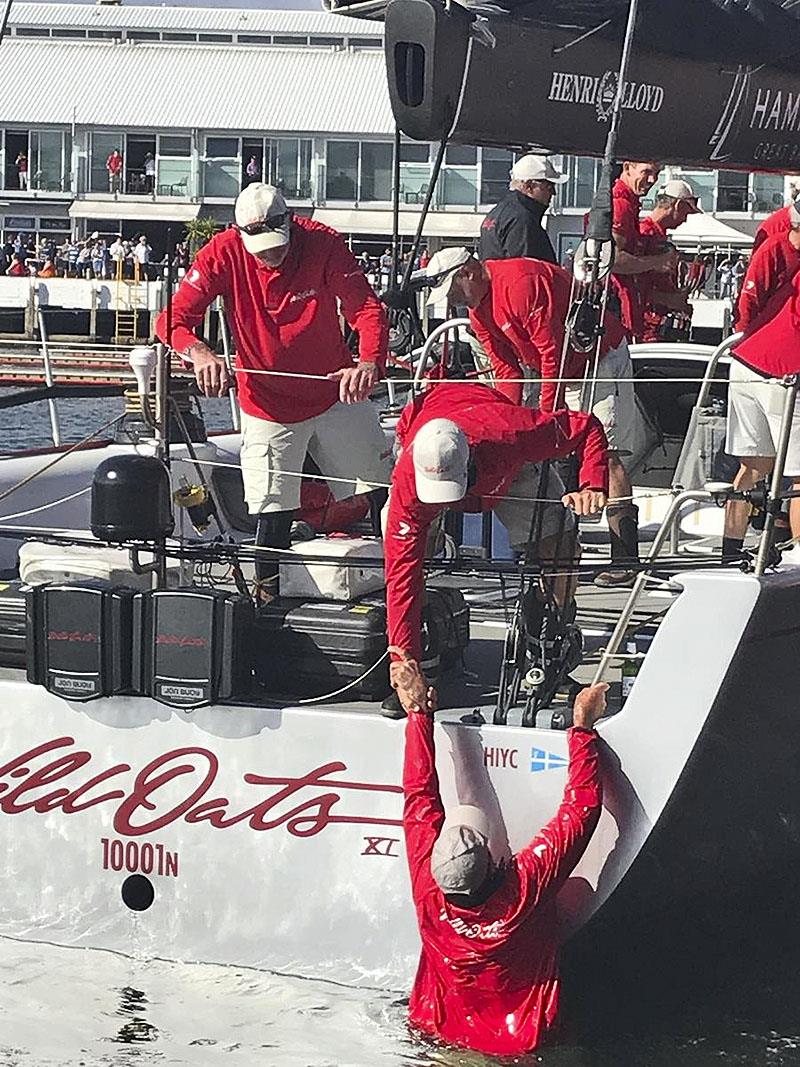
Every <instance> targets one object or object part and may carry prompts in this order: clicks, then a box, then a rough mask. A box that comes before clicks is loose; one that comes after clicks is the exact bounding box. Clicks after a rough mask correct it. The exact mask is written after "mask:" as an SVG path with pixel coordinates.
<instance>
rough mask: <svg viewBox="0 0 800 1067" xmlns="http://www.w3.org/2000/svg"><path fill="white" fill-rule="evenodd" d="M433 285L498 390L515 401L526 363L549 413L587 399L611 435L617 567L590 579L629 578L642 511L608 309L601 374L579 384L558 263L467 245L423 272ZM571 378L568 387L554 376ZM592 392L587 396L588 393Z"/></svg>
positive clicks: (622, 371) (627, 373) (579, 359)
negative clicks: (463, 323) (457, 313)
mask: <svg viewBox="0 0 800 1067" xmlns="http://www.w3.org/2000/svg"><path fill="white" fill-rule="evenodd" d="M426 271H427V274H428V278H429V279H430V283H431V284H432V285H433V284H435V285H436V287H435V288H434V289H433V290H432V292H431V294H430V296H429V297H428V301H429V302H430V303H435V302H439V301H443V300H445V299H447V300H449V301H450V303H453V304H465V305H466V306H467V307H468V308H469V309H470V312H469V317H470V321H471V323H472V328H473V330H474V331H475V336H476V337H477V338H478V340H479V341H480V342H481V344H482V345H483V348H484V351H485V352H486V354H487V355H488V357H489V360H490V362H491V365H492V372H493V374H494V379H495V386H496V388H497V389H498V390H499V391H500V392H502V393H505V395H506V396H508V397H510V399H511V400H513V401H514V402H515V403H517V404H519V403H521V401H522V385H521V384H519V382H520V379H521V378H522V377H523V376H524V373H525V371H524V369H523V368H530V369H532V370H533V371H534V372H536V373H537V374H538V375H539V376H541V378H542V379H543V382H542V388H541V396H540V399H539V406H540V407H541V409H542V410H543V411H553V410H555V409H556V408H559V407H562V406H563V405H564V403H566V405H567V407H570V408H572V409H574V410H578V409H580V408H581V407H582V406H588V404H589V402H590V401H591V403H592V412H593V414H595V415H596V416H597V417H598V419H599V420H600V422H601V423H602V424H603V429H604V430H605V433H606V437H607V438H608V447H609V456H608V472H609V488H610V494H611V498H612V500H614V501H615V502H614V503H612V504H610V505H609V508H608V527H609V531H610V536H611V560H612V563H614V564H616V566H615V567H614V569H612V570H610V571H603V572H602V573H601V574H599V575H598V576H597V578H596V579H595V581H596V583H597V584H598V585H603V586H614V585H619V586H625V585H631V584H633V581H634V579H635V577H636V574H635V571H634V570H632V569H631V568H632V567H634V566H635V565H636V564H637V563H638V561H639V531H638V517H639V513H638V509H637V508H636V506H635V504H634V503H633V501H632V499H631V496H632V489H631V481H630V477H629V476H628V472H627V471H626V469H625V465H624V463H623V461H622V458H621V457H622V456H625V455H631V454H632V452H633V449H634V445H635V432H636V402H635V398H634V392H633V366H632V364H631V359H630V353H629V352H628V345H627V342H626V340H625V332H624V330H623V329H622V326H621V325H620V323H619V321H618V320H617V319H616V318H615V317H614V316H613V315H611V314H607V315H606V318H605V332H604V334H603V338H602V342H601V347H600V356H601V358H600V362H599V365H598V367H597V380H596V381H595V382H594V384H593V386H589V385H587V388H586V390H585V393H584V390H583V389H582V388H581V385H580V382H581V380H582V379H583V377H584V375H585V374H586V373H587V369H589V370H590V372H591V371H592V370H593V368H592V367H590V364H589V359H590V357H589V356H588V355H587V354H586V353H585V352H578V351H577V350H575V349H572V348H568V349H567V350H566V354H565V358H564V361H563V368H562V352H563V351H564V323H565V321H566V319H567V316H568V314H569V310H570V295H571V291H572V280H571V278H570V276H569V274H568V273H567V272H566V271H565V270H563V269H562V268H561V267H558V266H555V264H552V263H543V262H541V261H539V260H534V259H504V260H498V259H494V260H488V261H487V262H485V263H479V262H478V261H477V260H476V259H475V258H474V257H473V256H471V255H470V253H469V252H468V251H467V249H466V248H446V249H443V250H442V251H441V252H437V253H436V255H435V256H432V257H431V260H430V262H429V263H428V266H427V268H426ZM559 378H569V379H572V384H571V385H569V386H567V387H566V388H565V387H564V385H563V384H561V383H560V382H559V381H558V379H559ZM591 394H593V395H591Z"/></svg>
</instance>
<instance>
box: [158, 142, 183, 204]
mask: <svg viewBox="0 0 800 1067" xmlns="http://www.w3.org/2000/svg"><path fill="white" fill-rule="evenodd" d="M191 177H192V139H191V137H180V136H177V137H176V136H173V135H171V134H164V133H162V134H159V137H158V157H157V159H156V191H157V192H158V193H159V194H160V195H161V196H188V195H189V191H190V190H189V182H190V181H191Z"/></svg>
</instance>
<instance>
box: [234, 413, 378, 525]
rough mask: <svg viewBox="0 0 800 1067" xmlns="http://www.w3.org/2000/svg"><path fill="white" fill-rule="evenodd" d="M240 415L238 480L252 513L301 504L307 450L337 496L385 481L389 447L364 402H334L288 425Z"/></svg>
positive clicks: (362, 490)
mask: <svg viewBox="0 0 800 1067" xmlns="http://www.w3.org/2000/svg"><path fill="white" fill-rule="evenodd" d="M241 415H242V451H241V464H242V478H243V480H244V498H245V500H246V502H247V508H248V511H249V512H250V514H251V515H261V514H264V513H265V512H270V511H294V510H296V509H297V508H299V507H300V486H301V484H302V478H301V477H300V476H301V475H302V471H303V464H304V462H305V458H306V453H308V455H310V456H311V458H312V459H313V460H314V462H315V463H316V464H317V466H318V467H319V469H320V470H321V471H322V475H323V477H325V478H329V479H331V480H330V481H329V482H328V485H329V486H330V490H331V492H332V493H333V495H334V497H335V498H336V499H337V500H344V499H345V498H346V497H349V496H353V495H354V494H355V493H367V492H369V491H370V490H371V489H378V488H381V487H383V486H385V485H388V483H389V479H390V476H391V457H392V446H391V444H390V442H389V441H388V440H387V438H386V437H385V436H384V433H383V430H382V429H381V424H380V421H379V419H378V413H377V411H376V409H375V408H374V407H373V406H372V404H371V403H370V402H369V401H368V400H365V401H364V402H363V403H361V404H342V403H341V402H339V401H337V402H336V403H335V404H334V405H333V407H332V408H329V409H328V410H327V411H325V412H323V413H322V414H321V415H315V416H314V418H313V419H305V420H304V421H303V422H292V423H288V424H284V423H280V422H270V421H269V420H268V419H258V418H255V417H254V416H253V415H248V414H246V412H244V411H243V412H242V413H241ZM339 479H341V480H339Z"/></svg>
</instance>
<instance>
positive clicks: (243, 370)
mask: <svg viewBox="0 0 800 1067" xmlns="http://www.w3.org/2000/svg"><path fill="white" fill-rule="evenodd" d="M353 366H354V367H355V366H357V364H355V363H354V364H353ZM345 369H346V368H345ZM236 374H261V375H265V376H266V377H272V378H298V379H300V380H301V381H307V382H331V381H332V379H331V378H330V377H329V376H328V375H327V374H301V373H300V372H299V371H284V370H266V369H262V368H258V369H257V368H255V367H237V368H236ZM384 380H385V379H384ZM597 380H598V381H600V382H602V381H609V382H611V381H614V382H633V383H634V384H639V383H641V384H647V385H665V384H666V385H670V384H672V383H673V382H674V383H675V384H676V385H702V384H703V382H704V381H705V378H665V377H664V376H663V375H661V376H660V377H653V378H643V377H642V378H640V377H638V376H633V377H630V378H608V379H605V378H598V379H597ZM392 381H393V382H394V383H395V384H396V385H397V384H399V385H409V386H410V385H411V384H412V383H411V381H406V379H404V378H399V379H397V378H394V379H392ZM502 381H503V383H507V384H509V385H537V384H539V385H541V384H543V383H545V382H556V383H558V384H566V385H570V384H571V385H582V384H583V383H584V382H585V381H586V377H585V376H584V377H581V378H565V377H562V376H559V377H558V378H503V379H502ZM781 381H783V379H782V378H767V377H765V376H763V375H757V376H755V377H753V378H737V380H736V384H737V385H739V384H752V383H755V382H761V383H764V382H781ZM717 382H718V384H720V385H727V384H728V383H727V380H726V379H724V378H719V379H717ZM422 384H423V385H443V384H446V385H474V384H475V382H474V381H469V380H465V379H462V378H445V379H442V378H423V379H422Z"/></svg>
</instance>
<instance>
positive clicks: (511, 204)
mask: <svg viewBox="0 0 800 1067" xmlns="http://www.w3.org/2000/svg"><path fill="white" fill-rule="evenodd" d="M510 175H511V182H510V183H509V187H508V188H509V191H508V193H507V194H506V195H505V196H504V197H503V199H502V200H501V201H500V203H499V204H497V205H496V206H495V207H493V208H492V210H491V211H490V212H489V214H488V215H487V216H486V218H485V219H484V220H483V222H482V223H481V232H480V237H479V239H478V258H479V259H514V258H516V257H518V256H529V257H530V258H531V259H543V260H545V261H546V262H547V263H557V262H558V260H557V259H556V254H555V252H554V250H553V246H552V244H551V243H550V238H549V237H548V236H547V231H546V230H545V228H544V225H543V220H544V215H545V212H546V211H547V209H548V207H549V206H550V202H551V200H552V199H553V197H554V196H555V192H556V186H558V185H563V183H564V182H565V181H567V175H565V174H559V172H558V171H557V170H556V168H555V167H554V166H553V164H552V163H551V162H550V160H549V159H548V158H547V156H535V155H528V156H522V157H521V158H520V159H518V160H517V162H516V163H515V164H514V166H513V167H512V168H511V171H510Z"/></svg>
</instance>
